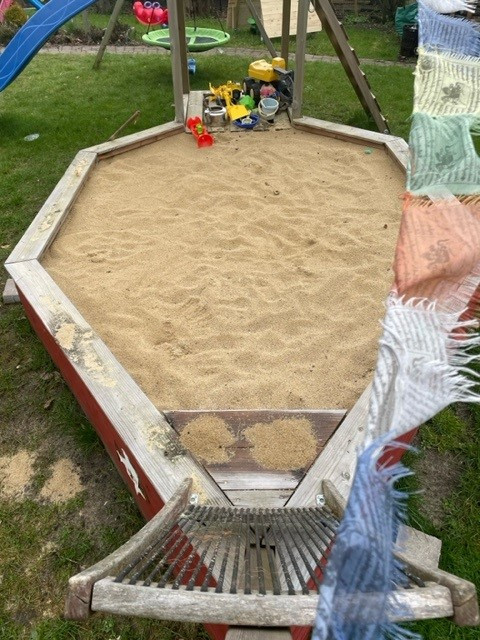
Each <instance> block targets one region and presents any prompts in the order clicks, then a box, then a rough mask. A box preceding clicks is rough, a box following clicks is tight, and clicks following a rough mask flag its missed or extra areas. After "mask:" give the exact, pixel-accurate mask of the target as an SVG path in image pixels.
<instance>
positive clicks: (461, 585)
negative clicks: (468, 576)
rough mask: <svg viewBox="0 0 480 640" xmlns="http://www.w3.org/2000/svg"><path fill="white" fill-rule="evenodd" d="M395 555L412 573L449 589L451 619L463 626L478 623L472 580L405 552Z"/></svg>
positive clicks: (476, 602) (479, 621) (471, 625)
mask: <svg viewBox="0 0 480 640" xmlns="http://www.w3.org/2000/svg"><path fill="white" fill-rule="evenodd" d="M396 555H397V557H398V558H399V559H400V560H401V561H402V562H403V563H404V564H405V565H406V567H407V569H409V570H410V571H411V572H412V573H413V574H414V575H416V576H418V577H419V578H421V579H422V580H428V581H429V582H435V583H436V584H439V585H443V586H445V587H447V588H448V589H449V591H450V594H451V599H452V603H453V621H454V622H455V623H456V624H458V625H459V626H465V627H466V626H468V627H473V626H478V625H479V624H480V613H479V608H478V599H477V590H476V588H475V585H474V584H473V583H472V582H469V581H468V580H463V579H462V578H459V577H457V576H454V575H452V574H451V573H447V572H446V571H442V569H438V568H433V567H428V566H425V564H424V563H423V562H422V561H413V560H412V559H411V557H410V556H407V555H405V554H402V553H397V554H396Z"/></svg>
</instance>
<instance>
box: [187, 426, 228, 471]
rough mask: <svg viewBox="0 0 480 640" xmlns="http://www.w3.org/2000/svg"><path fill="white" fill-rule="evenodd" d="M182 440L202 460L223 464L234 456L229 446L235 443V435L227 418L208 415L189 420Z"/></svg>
mask: <svg viewBox="0 0 480 640" xmlns="http://www.w3.org/2000/svg"><path fill="white" fill-rule="evenodd" d="M180 440H181V442H182V444H183V445H184V446H185V447H186V448H187V449H188V450H189V451H191V452H192V453H193V455H194V456H196V457H197V458H199V459H200V460H201V461H202V462H206V463H208V464H221V463H222V462H228V461H229V460H230V458H231V457H232V452H231V451H228V448H227V447H230V446H232V445H233V444H234V443H235V436H234V435H233V433H232V432H231V431H230V429H229V428H228V425H227V423H226V422H225V420H222V419H221V418H217V417H216V416H212V415H206V416H200V417H199V418H195V419H194V420H192V421H191V422H189V423H188V424H187V426H186V427H185V428H184V429H183V431H182V433H181V435H180Z"/></svg>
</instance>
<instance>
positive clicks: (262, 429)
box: [243, 418, 317, 471]
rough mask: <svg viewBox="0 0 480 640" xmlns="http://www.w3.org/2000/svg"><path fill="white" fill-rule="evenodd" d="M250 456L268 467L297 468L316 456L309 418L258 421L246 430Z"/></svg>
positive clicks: (308, 462)
mask: <svg viewBox="0 0 480 640" xmlns="http://www.w3.org/2000/svg"><path fill="white" fill-rule="evenodd" d="M243 435H244V436H245V438H246V439H247V440H248V441H249V442H250V443H251V444H252V445H253V447H252V450H251V456H252V457H253V458H254V459H255V460H256V461H257V462H258V463H259V464H260V465H261V466H262V467H264V468H265V469H277V470H281V471H287V470H291V471H293V470H295V469H300V468H302V467H305V466H306V465H309V464H310V463H311V462H313V461H314V460H315V458H316V457H317V439H316V437H315V434H314V433H313V429H312V425H311V423H310V421H309V420H307V419H306V418H283V419H281V420H272V422H268V423H267V422H258V423H257V424H254V425H252V426H251V427H248V428H247V429H245V430H244V432H243Z"/></svg>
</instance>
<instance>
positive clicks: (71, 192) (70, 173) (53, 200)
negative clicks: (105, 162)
mask: <svg viewBox="0 0 480 640" xmlns="http://www.w3.org/2000/svg"><path fill="white" fill-rule="evenodd" d="M95 162H96V154H95V153H94V152H92V151H91V150H89V149H87V150H83V151H79V152H78V153H77V155H76V156H75V158H74V160H73V162H72V163H71V165H70V166H69V167H68V169H67V170H66V172H65V174H64V175H63V177H62V179H61V180H60V181H59V182H58V184H57V186H56V187H55V189H54V190H53V191H52V193H51V194H50V196H49V197H48V199H47V200H46V202H45V204H44V205H43V207H42V208H41V209H40V211H39V212H38V214H37V215H36V216H35V218H34V219H33V221H32V223H31V224H30V226H29V227H28V229H27V231H26V232H25V233H24V235H23V236H22V238H21V239H20V241H19V243H18V244H17V245H16V247H15V249H14V250H13V251H12V253H11V254H10V256H9V257H8V259H7V261H6V263H5V264H9V263H12V262H20V261H22V260H32V259H35V260H36V259H40V258H41V256H42V255H43V254H44V252H45V251H46V250H47V249H48V247H49V246H50V244H51V242H52V241H53V239H54V237H55V236H56V234H57V233H58V231H59V229H60V227H61V226H62V223H63V222H64V220H65V218H66V216H67V213H68V212H69V210H70V207H71V206H72V204H73V202H74V200H75V198H76V197H77V195H78V193H79V192H80V190H81V188H82V187H83V185H84V183H85V181H86V180H87V178H88V175H89V173H90V171H91V170H92V169H93V167H94V166H95Z"/></svg>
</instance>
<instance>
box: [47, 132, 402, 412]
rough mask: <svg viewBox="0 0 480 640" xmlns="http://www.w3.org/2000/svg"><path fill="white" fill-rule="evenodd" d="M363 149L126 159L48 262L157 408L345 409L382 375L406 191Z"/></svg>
mask: <svg viewBox="0 0 480 640" xmlns="http://www.w3.org/2000/svg"><path fill="white" fill-rule="evenodd" d="M365 151H366V148H365V147H363V146H360V145H354V144H351V143H344V142H341V141H337V140H333V139H328V138H323V137H321V136H315V135H312V134H308V133H304V132H300V131H296V132H294V131H293V130H286V131H278V132H267V133H255V132H249V133H239V134H223V135H217V136H216V141H215V144H214V145H213V147H211V148H208V149H197V148H196V147H195V145H194V142H193V140H192V138H191V137H190V136H188V135H186V134H185V135H183V134H182V135H180V136H175V137H172V138H169V139H167V140H166V141H162V142H159V143H155V144H152V145H148V146H146V147H143V148H141V149H138V150H135V151H132V152H129V153H127V154H123V155H120V156H116V157H114V158H112V159H109V160H106V161H103V162H102V163H100V166H99V167H98V168H97V169H96V170H95V173H94V174H93V176H92V177H91V178H90V179H89V180H88V182H87V184H86V186H85V188H84V189H83V191H82V193H81V194H80V196H79V198H78V200H77V202H76V204H75V205H74V208H73V210H72V212H71V214H70V215H69V217H68V219H67V222H66V223H65V225H64V227H63V228H62V230H61V232H60V234H59V236H58V237H57V239H56V240H55V242H54V243H53V245H52V247H51V249H50V250H49V252H48V254H47V255H46V257H45V259H44V260H43V264H44V266H45V267H46V268H47V270H48V271H49V273H50V274H51V275H52V276H53V278H54V279H55V280H56V281H57V282H58V284H59V285H60V286H61V288H62V289H63V290H64V291H65V292H66V293H67V295H68V296H69V297H70V299H71V300H72V301H73V302H74V304H75V305H76V306H77V307H78V309H79V310H80V311H81V313H82V314H83V315H84V316H85V318H86V320H87V321H88V322H89V323H90V324H91V325H92V327H93V329H94V330H95V331H96V332H98V333H99V334H100V336H101V337H102V338H103V339H104V341H105V342H106V343H107V344H108V346H109V347H110V349H111V350H112V351H113V353H114V354H115V356H116V357H117V358H118V359H119V360H120V362H121V363H122V364H123V365H124V366H125V367H126V368H127V370H128V371H129V372H130V374H131V375H132V376H133V377H134V378H135V379H136V381H137V382H138V383H139V384H140V386H141V387H142V388H143V389H144V391H146V393H147V395H148V396H149V397H150V399H151V400H152V401H153V402H154V404H156V406H157V407H159V408H160V409H179V408H183V409H222V408H233V409H235V408H248V409H257V408H278V409H282V408H286V409H294V408H346V409H348V408H350V407H351V406H352V405H353V404H354V403H355V401H356V400H357V399H358V397H359V395H360V393H361V392H362V390H363V389H364V388H365V386H366V384H367V383H368V381H369V379H370V377H371V373H372V370H373V367H374V365H375V361H376V349H377V341H378V338H379V335H380V324H379V320H380V319H381V318H382V317H383V313H384V310H383V301H384V299H385V296H386V294H387V292H388V289H389V286H390V283H391V281H392V270H391V263H392V259H393V251H394V244H395V239H396V235H397V231H398V225H399V219H400V212H401V202H400V196H401V195H402V193H403V189H404V177H403V175H402V173H401V171H400V169H398V168H397V167H396V165H394V164H393V162H392V161H391V160H390V159H388V158H387V157H386V155H385V154H384V152H383V151H380V150H377V149H375V150H374V151H373V153H365ZM63 337H64V339H65V340H66V341H68V339H69V338H70V336H69V335H65V336H63Z"/></svg>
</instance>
